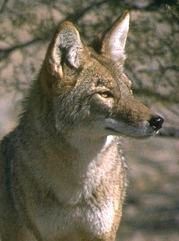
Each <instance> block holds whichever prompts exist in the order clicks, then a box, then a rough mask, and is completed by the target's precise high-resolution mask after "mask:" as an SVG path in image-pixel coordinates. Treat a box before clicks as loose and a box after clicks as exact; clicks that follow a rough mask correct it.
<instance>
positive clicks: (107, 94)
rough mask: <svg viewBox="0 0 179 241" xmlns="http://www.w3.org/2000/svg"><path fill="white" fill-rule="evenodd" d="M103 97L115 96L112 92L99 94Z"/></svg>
mask: <svg viewBox="0 0 179 241" xmlns="http://www.w3.org/2000/svg"><path fill="white" fill-rule="evenodd" d="M99 94H100V95H101V97H103V98H113V97H114V96H113V94H112V93H111V92H110V91H104V92H99Z"/></svg>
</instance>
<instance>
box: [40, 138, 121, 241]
mask: <svg viewBox="0 0 179 241" xmlns="http://www.w3.org/2000/svg"><path fill="white" fill-rule="evenodd" d="M117 140H118V138H117V137H111V136H109V137H108V138H107V141H106V144H105V146H104V148H103V150H102V151H101V152H100V153H99V154H98V155H97V157H96V158H95V159H94V160H92V161H91V162H90V163H89V165H88V166H87V168H84V167H82V168H81V173H84V174H83V178H81V177H80V175H82V174H80V172H79V173H78V174H77V175H79V180H81V185H79V186H78V187H75V186H76V185H75V186H73V184H72V188H71V189H69V185H68V186H66V188H65V190H66V193H65V190H60V191H59V193H58V192H57V193H56V197H57V199H58V200H57V199H56V201H54V202H51V206H50V205H49V203H45V202H44V204H43V206H42V209H41V210H37V212H36V216H35V223H36V226H37V228H38V230H39V231H40V234H41V236H42V238H43V240H51V239H52V240H56V239H57V237H68V236H69V235H71V236H74V237H75V238H74V240H81V239H80V236H81V232H82V233H83V234H84V235H86V234H87V233H93V235H95V236H96V237H101V236H103V235H105V234H106V233H110V232H111V229H112V226H113V223H114V221H115V220H119V219H120V215H119V212H120V210H121V205H120V203H121V199H122V197H121V191H122V190H123V189H124V188H123V186H124V183H123V182H124V180H123V175H121V174H122V173H123V166H122V165H121V157H120V155H119V151H118V145H117V143H118V141H117ZM104 157H105V158H104ZM82 170H83V171H82ZM114 170H115V171H114ZM111 171H113V173H114V176H111V175H110V172H111ZM119 183H121V186H120V185H119ZM111 184H112V186H111ZM64 185H65V184H64ZM72 189H73V190H72ZM62 193H63V197H62V196H61V194H62ZM64 197H65V200H64ZM116 212H117V213H116ZM52 237H53V238H52ZM50 238H51V239H50ZM67 240H68V239H67Z"/></svg>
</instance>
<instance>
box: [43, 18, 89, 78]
mask: <svg viewBox="0 0 179 241" xmlns="http://www.w3.org/2000/svg"><path fill="white" fill-rule="evenodd" d="M84 58H85V48H84V46H83V44H82V42H81V39H80V35H79V32H78V30H77V29H76V28H75V26H74V25H73V24H72V23H71V22H68V21H66V22H64V23H62V24H61V25H60V26H59V28H58V29H57V31H56V33H55V35H54V37H53V39H52V41H51V43H50V45H49V48H48V50H47V55H46V61H47V63H48V64H49V65H50V67H51V70H53V71H54V73H53V74H58V75H59V76H60V77H62V76H63V68H62V66H63V63H66V64H67V65H68V66H70V67H71V68H74V69H78V68H80V67H81V66H82V64H83V62H84Z"/></svg>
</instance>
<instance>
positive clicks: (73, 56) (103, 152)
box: [0, 11, 163, 241]
mask: <svg viewBox="0 0 179 241" xmlns="http://www.w3.org/2000/svg"><path fill="white" fill-rule="evenodd" d="M128 28H129V13H128V12H127V11H126V12H125V13H124V14H122V15H121V17H120V18H119V19H117V21H116V22H115V23H114V24H113V25H112V27H111V28H110V29H109V30H108V31H106V32H105V33H104V34H102V35H101V37H100V38H98V39H97V40H96V41H94V42H93V43H92V44H91V46H85V45H84V44H83V42H82V40H81V38H80V35H79V32H78V31H77V29H76V27H75V26H74V25H73V24H72V23H71V22H68V21H66V22H63V23H62V24H61V25H60V26H59V28H58V29H57V31H56V33H55V35H54V36H53V38H52V41H51V43H50V45H49V47H48V50H47V53H46V57H45V59H44V62H43V65H42V68H41V70H40V73H39V75H38V78H37V79H36V80H35V81H34V82H33V84H32V86H31V88H30V90H29V93H28V96H27V97H26V99H25V101H24V110H23V113H22V115H21V117H20V121H19V125H18V126H17V128H16V129H15V130H14V131H12V132H11V133H10V134H8V135H7V136H6V137H5V138H4V139H3V140H2V142H1V151H0V183H1V188H0V236H1V241H80V240H81V241H82V240H83V241H87V240H89V241H90V240H91V241H92V240H93V241H99V240H101V241H112V240H115V237H116V231H117V228H118V225H119V222H120V219H121V216H122V203H123V197H124V194H125V183H126V180H125V168H124V167H125V163H124V160H123V157H122V154H121V151H120V149H121V148H120V136H121V135H127V136H132V137H147V136H151V135H153V134H154V133H156V132H157V131H158V130H159V129H160V128H161V126H162V123H163V119H162V117H160V116H158V115H156V114H154V113H153V112H152V111H151V110H149V109H148V108H147V107H145V106H144V105H143V104H142V103H140V102H139V101H137V100H136V99H135V98H134V97H133V95H132V91H131V82H130V80H129V79H128V78H127V77H126V75H125V74H124V72H123V63H124V59H125V54H124V48H125V43H126V38H127V33H128Z"/></svg>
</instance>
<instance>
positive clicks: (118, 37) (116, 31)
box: [101, 11, 130, 61]
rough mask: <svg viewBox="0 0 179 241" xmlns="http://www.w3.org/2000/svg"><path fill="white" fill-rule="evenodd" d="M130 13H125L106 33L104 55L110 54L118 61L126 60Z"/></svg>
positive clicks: (103, 44)
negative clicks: (125, 51) (125, 52)
mask: <svg viewBox="0 0 179 241" xmlns="http://www.w3.org/2000/svg"><path fill="white" fill-rule="evenodd" d="M129 17H130V16H129V12H128V11H125V12H124V13H123V14H122V15H121V16H120V17H119V18H118V19H117V20H116V22H115V23H114V24H113V26H112V27H111V28H110V29H109V30H108V31H107V32H106V33H105V35H104V37H103V42H102V49H101V51H102V53H108V54H109V55H110V56H111V58H112V59H113V60H114V61H116V60H118V59H121V58H125V55H124V50H125V44H126V39H127V34H128V30H129Z"/></svg>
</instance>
